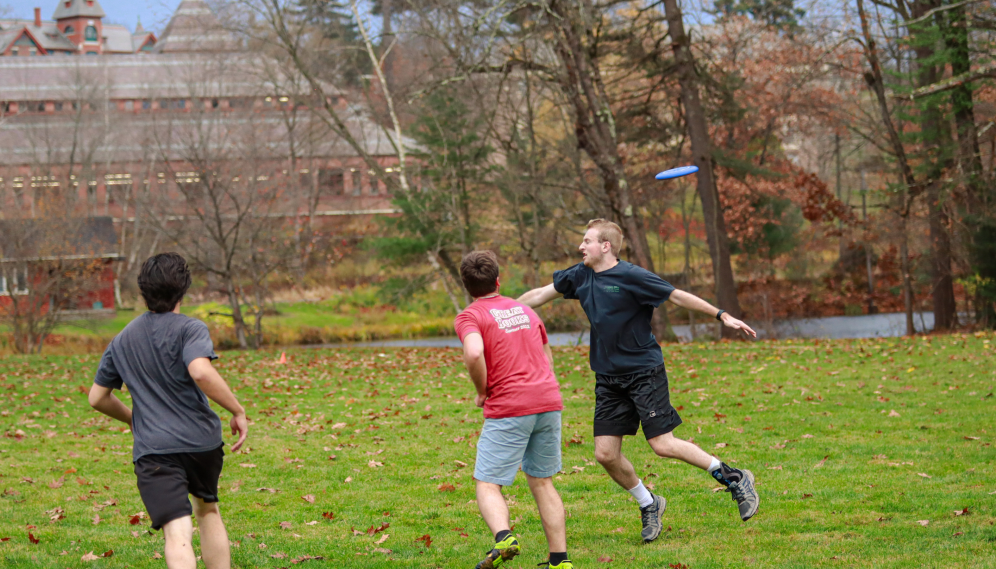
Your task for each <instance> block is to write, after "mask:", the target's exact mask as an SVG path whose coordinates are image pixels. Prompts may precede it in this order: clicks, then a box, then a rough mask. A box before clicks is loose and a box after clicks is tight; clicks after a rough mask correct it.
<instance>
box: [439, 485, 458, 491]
mask: <svg viewBox="0 0 996 569" xmlns="http://www.w3.org/2000/svg"><path fill="white" fill-rule="evenodd" d="M436 489H437V490H439V491H440V492H452V491H454V490H456V488H455V487H454V486H453V485H452V484H449V483H447V484H440V485H439V486H438V487H437V488H436Z"/></svg>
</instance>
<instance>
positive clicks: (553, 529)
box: [526, 474, 567, 552]
mask: <svg viewBox="0 0 996 569" xmlns="http://www.w3.org/2000/svg"><path fill="white" fill-rule="evenodd" d="M526 480H527V481H529V489H530V490H531V491H532V493H533V499H534V500H536V507H537V508H539V514H540V519H541V520H543V532H544V533H546V542H547V544H548V545H549V546H550V551H551V552H555V551H567V522H566V520H565V519H564V502H563V501H561V499H560V494H558V493H557V489H556V488H554V487H553V480H552V479H551V478H533V477H532V476H529V475H528V474H526Z"/></svg>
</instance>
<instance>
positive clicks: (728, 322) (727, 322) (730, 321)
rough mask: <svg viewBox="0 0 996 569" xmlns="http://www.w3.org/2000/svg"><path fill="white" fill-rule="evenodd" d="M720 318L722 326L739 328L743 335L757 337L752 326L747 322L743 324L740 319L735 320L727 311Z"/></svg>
mask: <svg viewBox="0 0 996 569" xmlns="http://www.w3.org/2000/svg"><path fill="white" fill-rule="evenodd" d="M721 318H722V319H723V325H724V326H728V327H730V328H733V329H734V330H740V331H741V332H743V333H744V336H747V337H748V338H757V332H755V331H754V330H753V328H751V327H750V326H748V325H747V324H744V322H743V321H742V320H737V319H736V318H734V317H732V316H730V313H729V312H724V313H723V316H721Z"/></svg>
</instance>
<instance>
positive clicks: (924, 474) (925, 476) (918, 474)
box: [916, 472, 933, 478]
mask: <svg viewBox="0 0 996 569" xmlns="http://www.w3.org/2000/svg"><path fill="white" fill-rule="evenodd" d="M916 475H917V476H923V477H924V478H933V476H931V475H929V474H926V473H924V472H917V473H916Z"/></svg>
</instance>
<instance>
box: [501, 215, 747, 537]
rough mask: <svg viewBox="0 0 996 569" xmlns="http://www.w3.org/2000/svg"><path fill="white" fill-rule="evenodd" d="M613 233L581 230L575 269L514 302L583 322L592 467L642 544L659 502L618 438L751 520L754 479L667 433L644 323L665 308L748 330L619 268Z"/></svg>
mask: <svg viewBox="0 0 996 569" xmlns="http://www.w3.org/2000/svg"><path fill="white" fill-rule="evenodd" d="M621 247H622V231H621V230H620V228H619V226H618V225H616V224H615V223H612V222H610V221H606V220H604V219H595V220H592V221H590V222H588V231H587V232H586V233H585V235H584V239H583V241H582V242H581V245H580V246H579V249H580V251H581V255H582V262H581V263H578V264H577V265H575V266H573V267H571V268H569V269H566V270H563V271H557V272H555V273H554V274H553V284H550V285H547V286H545V287H541V288H537V289H534V290H531V291H529V292H527V293H526V294H524V295H522V296H521V297H519V299H518V300H519V302H521V303H522V304H525V305H527V306H530V307H532V308H535V307H537V306H540V305H542V304H544V303H546V302H549V301H551V300H553V299H555V298H557V297H559V296H563V298H566V299H577V300H579V301H580V302H581V307H582V308H583V309H584V311H585V314H587V316H588V320H589V321H590V322H591V352H590V357H589V359H590V363H591V369H592V371H594V372H595V421H594V427H595V428H594V430H595V433H594V434H595V459H596V460H598V462H599V463H600V464H601V465H602V466H603V467H604V468H605V470H606V472H608V473H609V476H611V477H612V479H613V480H615V481H616V483H617V484H619V485H620V486H622V487H623V488H625V489H626V490H628V491H629V493H630V494H632V495H633V497H634V498H635V499H636V501H637V503H638V504H639V505H640V512H641V518H642V521H643V531H642V537H643V540H644V541H647V542H650V541H653V540H655V539H657V537H658V536H659V535H660V533H661V528H662V527H663V524H662V523H661V517H662V516H663V514H664V510H665V508H666V507H667V501H666V500H665V499H664V498H662V497H661V496H657V495H655V494H651V493H650V492H649V491H648V490H647V488H646V487H645V486H644V485H643V482H642V481H641V480H640V479H639V478H638V477H637V475H636V471H635V470H634V468H633V465H632V463H630V461H629V460H627V459H626V457H625V456H623V454H622V438H623V436H624V435H635V434H636V431H637V428H638V427H639V426H640V424H641V423H642V425H643V434H644V435H645V436H646V437H647V442H648V443H649V444H650V447H651V448H653V449H654V452H656V453H657V454H658V456H661V457H664V458H677V459H678V460H682V461H684V462H687V463H688V464H691V465H694V466H698V467H699V468H701V469H703V470H706V471H707V472H709V473H710V474H711V475H712V477H713V478H715V479H716V480H717V481H719V482H720V483H722V484H723V485H724V486H726V487H727V489H728V491H729V492H730V493H731V494H732V495H733V499H734V500H735V501H736V502H737V507H738V509H739V510H740V517H741V519H743V520H744V521H747V520H748V519H750V518H751V517H752V516H753V515H754V514H756V513H757V508H758V503H759V500H758V496H757V491H756V490H755V489H754V474H753V473H752V472H751V471H749V470H740V469H736V468H732V467H730V466H728V465H726V464H725V463H722V462H720V461H719V460H718V459H716V458H715V457H713V456H711V455H710V454H709V453H707V452H705V451H704V450H702V449H701V448H699V447H698V446H697V445H696V444H694V443H691V442H689V441H685V440H682V439H679V438H676V437H675V436H674V434H673V433H672V431H673V430H674V429H675V428H676V427H677V426H678V425H680V424H681V417H679V416H678V412H677V411H676V410H675V408H674V407H673V406H672V405H671V398H670V394H669V391H668V380H667V372H666V371H665V369H664V356H663V354H662V353H661V348H660V344H658V343H657V339H656V338H654V334H653V331H652V329H651V325H650V320H651V318H652V317H653V314H654V309H655V308H657V307H658V306H660V304H661V303H663V302H664V301H666V300H670V301H671V302H672V303H674V304H676V305H678V306H681V307H683V308H686V309H688V310H695V311H698V312H702V313H704V314H708V315H709V316H713V317H715V318H716V319H717V320H719V321H721V322H722V323H723V324H724V325H725V326H728V327H730V328H733V329H735V330H740V331H742V332H743V333H744V334H745V335H747V336H748V337H757V333H756V332H754V330H752V329H751V328H750V327H749V326H747V325H746V324H744V323H743V322H742V321H740V320H738V319H736V318H734V317H733V316H731V315H730V314H728V313H726V312H725V311H723V310H720V309H718V308H716V307H714V306H712V305H711V304H709V303H708V302H706V301H705V300H702V299H701V298H699V297H697V296H695V295H693V294H690V293H687V292H685V291H681V290H677V289H675V288H674V287H673V286H671V284H669V283H668V282H667V281H665V280H663V279H661V278H660V277H659V276H657V275H655V274H654V273H651V272H650V271H647V270H646V269H643V268H641V267H638V266H636V265H633V264H631V263H628V262H626V261H620V260H619V259H618V257H617V256H616V252H617V251H619V250H620V249H621Z"/></svg>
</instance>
